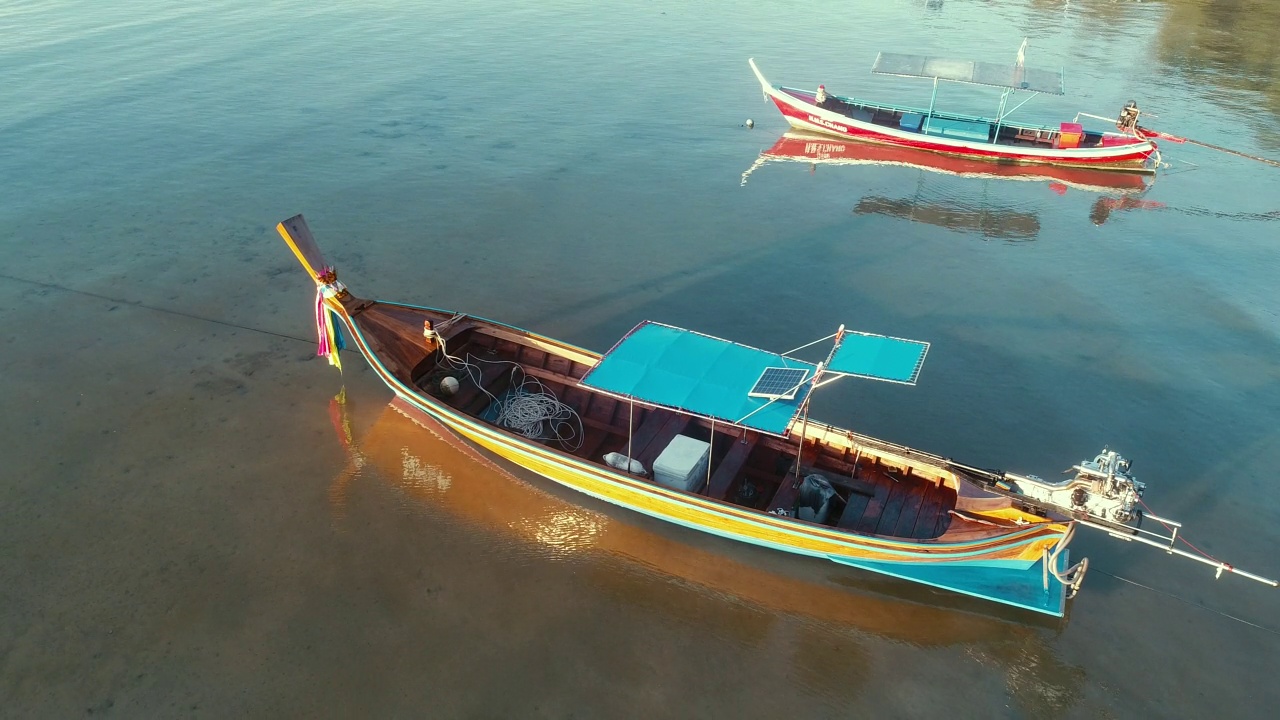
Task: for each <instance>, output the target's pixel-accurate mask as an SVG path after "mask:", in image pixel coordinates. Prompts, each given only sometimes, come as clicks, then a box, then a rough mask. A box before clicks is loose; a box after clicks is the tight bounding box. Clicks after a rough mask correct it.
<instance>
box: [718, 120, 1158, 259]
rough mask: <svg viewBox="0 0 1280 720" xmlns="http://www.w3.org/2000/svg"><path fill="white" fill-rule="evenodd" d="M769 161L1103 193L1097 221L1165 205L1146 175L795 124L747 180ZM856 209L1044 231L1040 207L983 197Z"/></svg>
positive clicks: (1001, 234)
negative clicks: (875, 139)
mask: <svg viewBox="0 0 1280 720" xmlns="http://www.w3.org/2000/svg"><path fill="white" fill-rule="evenodd" d="M771 162H799V163H807V164H808V165H809V166H810V171H811V172H814V171H816V170H817V167H818V166H819V165H836V166H839V165H844V166H851V165H852V166H856V165H871V166H882V167H906V168H915V169H918V170H922V171H925V172H930V173H937V174H941V175H950V176H953V177H962V178H974V179H982V180H1012V181H1022V182H1030V183H1043V184H1045V185H1046V186H1047V187H1048V188H1049V189H1050V190H1051V191H1052V192H1053V193H1055V194H1056V195H1065V194H1066V193H1067V192H1068V190H1078V191H1082V192H1089V193H1100V194H1102V195H1103V197H1100V198H1098V199H1097V200H1096V201H1095V202H1094V203H1093V206H1092V207H1091V208H1090V211H1089V219H1090V220H1091V221H1092V222H1093V223H1094V224H1095V225H1101V224H1102V223H1104V222H1106V221H1107V219H1108V218H1109V217H1110V216H1111V213H1112V212H1113V211H1116V210H1136V209H1157V208H1163V207H1164V204H1163V203H1159V202H1153V201H1149V200H1142V199H1141V195H1142V194H1143V193H1145V192H1146V191H1147V189H1148V188H1150V187H1151V185H1152V182H1151V181H1150V180H1149V177H1150V176H1148V175H1141V174H1136V173H1125V172H1114V171H1107V170H1090V169H1085V168H1063V167H1052V166H1027V165H1013V164H1002V163H998V162H989V161H983V160H971V159H965V158H959V157H952V156H949V155H940V154H937V153H930V152H925V151H922V150H913V149H910V148H902V147H895V146H891V145H877V144H874V143H865V142H857V141H851V140H850V141H846V140H839V139H836V138H831V137H826V136H824V135H815V134H812V133H805V132H799V131H794V130H793V131H789V132H786V133H784V134H783V135H782V137H780V138H778V140H777V142H775V143H774V144H773V146H772V147H770V148H768V149H767V150H765V151H763V152H761V153H760V157H758V158H756V161H755V162H754V163H753V164H752V165H751V167H750V168H748V169H747V171H746V172H744V173H743V174H742V184H743V185H746V184H747V180H748V179H749V178H750V177H751V175H752V174H753V173H755V172H756V171H757V170H759V169H760V168H761V167H763V166H764V165H767V164H769V163H771ZM854 213H855V214H871V213H875V214H884V215H892V216H894V217H900V218H903V219H908V220H911V221H913V222H923V223H928V224H931V225H937V226H939V227H944V228H948V229H952V230H958V231H962V232H973V233H978V234H980V235H982V236H983V237H986V238H999V239H1004V240H1013V241H1016V240H1033V239H1035V237H1036V236H1037V235H1038V234H1039V232H1040V220H1039V218H1038V216H1037V214H1036V213H1034V212H1030V211H1026V210H1019V209H1017V208H1014V207H1008V206H998V205H992V204H990V203H989V202H987V201H986V199H985V198H984V199H982V200H981V201H979V202H972V203H965V202H961V201H952V200H948V201H946V202H937V201H922V200H920V199H919V198H905V199H892V198H884V197H867V198H864V199H863V200H862V201H860V202H859V203H858V205H857V207H855V208H854Z"/></svg>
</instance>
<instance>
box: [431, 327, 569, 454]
mask: <svg viewBox="0 0 1280 720" xmlns="http://www.w3.org/2000/svg"><path fill="white" fill-rule="evenodd" d="M436 342H438V343H440V353H441V355H442V356H443V357H444V360H445V363H446V364H448V365H449V366H450V367H452V368H453V369H455V370H460V371H462V372H464V373H466V374H467V377H468V378H470V380H471V382H472V383H474V384H475V386H476V387H477V388H479V389H480V392H482V393H484V394H485V395H488V396H489V399H490V401H491V402H492V403H493V404H494V405H495V406H496V407H497V411H498V414H497V417H495V418H494V420H493V423H494V424H495V425H499V426H501V427H505V428H508V429H510V430H514V431H515V432H518V433H520V434H521V435H523V436H525V437H527V438H530V439H532V440H556V441H558V442H559V443H560V444H561V445H562V446H564V448H565V449H567V450H569V452H577V451H578V450H580V449H581V448H582V443H583V439H584V438H585V436H586V433H585V432H584V431H583V428H582V418H581V417H580V416H579V415H578V411H577V410H574V409H573V408H572V407H571V406H569V405H566V404H565V403H563V402H561V401H560V398H558V397H556V394H555V393H554V392H552V391H551V389H550V388H548V387H547V386H546V385H544V384H543V383H542V381H540V380H538V379H537V378H535V377H532V376H530V375H529V374H528V373H526V372H525V370H524V368H523V367H522V366H521V365H520V363H517V362H513V361H511V360H486V359H484V358H478V357H476V356H474V355H472V354H470V353H467V356H466V357H465V358H459V357H457V356H455V355H450V354H449V352H448V350H446V349H445V339H444V337H443V336H437V337H436ZM478 362H482V363H490V364H497V365H510V366H511V383H510V386H509V387H510V388H511V389H510V390H509V391H508V392H507V397H506V399H505V400H501V401H500V400H499V399H498V398H497V397H496V396H495V395H494V394H493V393H491V392H489V391H488V390H486V389H485V387H484V383H483V382H482V379H483V377H484V373H483V371H481V370H480V366H479V365H477V364H476V363H478ZM546 431H550V433H551V434H550V435H547V434H546Z"/></svg>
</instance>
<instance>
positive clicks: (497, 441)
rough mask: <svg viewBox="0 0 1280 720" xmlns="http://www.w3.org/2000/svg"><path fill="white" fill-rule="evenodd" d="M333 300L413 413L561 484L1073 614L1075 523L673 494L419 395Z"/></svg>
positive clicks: (774, 544) (843, 560)
mask: <svg viewBox="0 0 1280 720" xmlns="http://www.w3.org/2000/svg"><path fill="white" fill-rule="evenodd" d="M326 304H327V305H328V307H329V308H330V309H331V310H333V311H334V312H335V314H337V315H338V317H340V318H341V320H342V321H343V323H344V324H345V325H346V326H347V328H348V329H349V330H350V331H351V333H352V336H353V338H354V340H355V344H356V345H357V347H358V348H359V349H360V351H361V353H362V354H364V356H365V358H366V359H367V360H368V361H369V363H370V365H371V366H372V367H373V369H374V370H375V371H376V372H377V373H378V375H379V377H381V378H382V380H383V382H385V383H386V384H387V386H388V387H389V388H390V389H391V390H392V391H393V392H394V393H395V394H396V396H397V397H398V398H399V401H400V404H401V405H402V407H403V409H406V410H407V411H409V412H410V413H420V414H421V415H422V416H424V417H425V418H428V419H429V420H431V421H433V423H438V424H439V426H443V427H444V428H447V429H448V430H449V431H451V432H452V433H455V434H456V435H457V436H458V437H461V438H463V439H465V440H467V441H469V442H470V443H473V444H474V445H476V446H478V447H480V448H483V449H484V450H487V451H489V452H491V453H493V454H494V455H496V456H498V457H500V458H502V459H504V460H506V461H509V462H511V463H513V464H515V465H517V466H519V467H522V468H525V469H526V470H529V471H532V472H534V473H537V474H538V475H541V476H542V477H545V478H547V479H549V480H551V481H553V482H556V483H559V484H561V485H563V486H565V487H568V488H571V489H573V490H576V491H578V492H581V493H583V494H586V495H589V496H591V497H593V498H596V499H598V500H602V501H604V502H608V503H611V504H613V505H617V506H619V507H622V508H626V509H628V510H632V511H635V512H639V513H642V514H645V515H648V516H650V517H654V518H657V519H660V520H664V521H667V522H670V523H673V524H676V525H680V526H682V527H686V528H690V529H693V530H697V531H699V532H706V533H709V534H712V535H716V536H719V537H723V538H728V539H731V540H737V541H740V542H745V543H749V544H752V545H758V546H761V547H766V548H770V549H773V550H779V551H782V552H788V553H793V554H798V555H805V556H809V557H817V558H824V559H827V560H830V561H832V562H836V563H839V564H842V565H846V566H852V567H858V568H861V569H864V570H870V571H873V572H877V573H882V574H886V575H890V576H893V577H898V578H903V579H907V580H911V581H914V582H919V583H924V584H927V585H932V586H935V587H940V588H944V589H947V590H951V591H955V592H959V593H962V594H966V595H970V596H974V597H979V598H983V599H986V600H992V601H995V602H999V603H1003V604H1006V605H1011V606H1015V607H1020V608H1024V609H1027V610H1032V611H1035V612H1040V613H1046V614H1049V615H1053V616H1058V617H1060V616H1062V615H1063V613H1064V609H1065V602H1066V588H1065V586H1064V585H1063V584H1062V583H1061V582H1059V581H1058V580H1057V578H1056V577H1054V575H1053V574H1052V573H1048V572H1047V571H1046V570H1045V563H1046V562H1048V560H1047V558H1048V557H1049V556H1050V554H1051V551H1052V550H1053V548H1055V547H1056V546H1057V545H1058V544H1059V543H1060V542H1061V541H1062V540H1063V537H1064V535H1065V533H1066V531H1067V529H1068V527H1069V526H1068V525H1066V524H1061V523H1050V522H1045V523H1035V524H1031V525H1026V526H1022V527H1011V528H1008V529H1007V530H1006V531H1004V532H1000V533H998V534H994V535H990V534H989V535H986V536H984V537H981V538H978V539H972V540H958V541H954V542H949V541H947V537H946V536H945V535H944V536H943V537H941V538H939V539H937V540H933V541H919V540H905V539H900V538H890V537H883V536H873V535H862V534H854V533H850V532H844V531H840V530H837V529H834V528H829V527H826V526H820V525H814V524H811V523H805V522H802V521H798V520H795V519H792V518H783V517H778V516H774V515H770V514H767V513H759V512H754V511H750V510H747V509H744V508H741V507H738V506H735V505H732V504H729V503H725V502H720V501H717V500H712V499H710V498H705V497H700V496H698V495H695V494H690V493H683V492H679V491H675V490H669V489H667V488H664V487H661V486H659V485H656V484H654V483H651V482H647V481H645V480H643V479H637V478H635V477H634V476H629V475H625V474H623V473H620V472H616V471H614V470H612V469H611V468H608V467H607V466H603V465H598V464H595V463H591V462H587V461H583V460H581V459H579V458H576V457H574V456H572V455H569V454H567V453H563V452H560V451H557V450H554V449H552V448H549V447H546V446H543V445H539V444H537V443H534V442H530V441H529V440H527V439H525V438H523V437H521V436H518V435H514V434H512V433H509V432H506V431H504V430H501V429H499V428H496V427H494V426H492V425H490V424H488V423H486V422H483V421H481V420H478V419H476V418H473V417H471V416H469V415H466V414H464V413H461V412H458V411H456V410H454V409H453V408H451V407H449V406H448V405H445V404H443V403H441V402H439V401H437V400H436V399H434V398H432V397H431V396H428V395H425V394H423V393H421V392H419V391H418V390H417V389H416V388H414V387H412V386H411V385H408V384H406V383H405V382H403V381H402V380H401V379H400V378H399V377H397V375H396V374H395V373H393V372H392V371H390V370H389V369H388V368H387V367H386V366H385V365H384V364H383V363H382V361H381V360H380V359H379V357H378V353H377V352H376V351H375V349H374V347H373V346H371V344H370V343H369V341H368V339H367V338H366V336H365V334H364V332H363V330H362V328H361V324H360V318H359V317H358V316H357V317H352V316H351V315H349V314H348V312H347V308H346V307H345V306H344V304H343V303H342V302H341V301H339V300H336V299H328V300H326ZM379 304H383V303H379ZM388 305H389V304H388ZM398 307H404V308H412V307H413V306H398ZM423 309H424V310H429V309H427V308H423ZM433 312H439V311H434V310H433ZM535 337H537V336H535ZM538 339H539V341H540V342H541V343H543V344H545V345H548V346H554V345H559V346H561V347H565V348H569V347H570V346H565V345H564V344H563V343H558V342H557V341H555V340H552V339H550V338H538ZM572 349H573V350H574V351H576V352H579V353H586V352H587V351H585V350H581V349H578V348H572ZM1066 560H1067V553H1066V552H1061V553H1059V554H1058V555H1057V558H1056V562H1057V563H1058V568H1057V569H1058V570H1059V571H1061V570H1063V569H1065V568H1066Z"/></svg>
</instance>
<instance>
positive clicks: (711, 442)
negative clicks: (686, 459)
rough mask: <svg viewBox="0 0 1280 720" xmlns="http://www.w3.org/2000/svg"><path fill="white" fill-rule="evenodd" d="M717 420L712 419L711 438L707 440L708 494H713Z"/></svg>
mask: <svg viewBox="0 0 1280 720" xmlns="http://www.w3.org/2000/svg"><path fill="white" fill-rule="evenodd" d="M715 449H716V419H715V418H711V437H709V438H707V492H711V461H712V460H713V459H714V458H715V453H714V450H715Z"/></svg>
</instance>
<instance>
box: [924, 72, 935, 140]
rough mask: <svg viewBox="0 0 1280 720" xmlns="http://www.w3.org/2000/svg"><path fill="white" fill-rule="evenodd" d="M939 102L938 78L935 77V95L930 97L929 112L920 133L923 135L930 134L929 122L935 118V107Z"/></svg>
mask: <svg viewBox="0 0 1280 720" xmlns="http://www.w3.org/2000/svg"><path fill="white" fill-rule="evenodd" d="M937 102H938V78H936V77H935V78H934V79H933V95H931V96H929V112H928V113H927V114H926V115H925V116H924V127H923V128H921V130H920V133H921V134H923V135H928V134H929V120H930V119H932V118H933V106H934V104H935V103H937Z"/></svg>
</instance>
